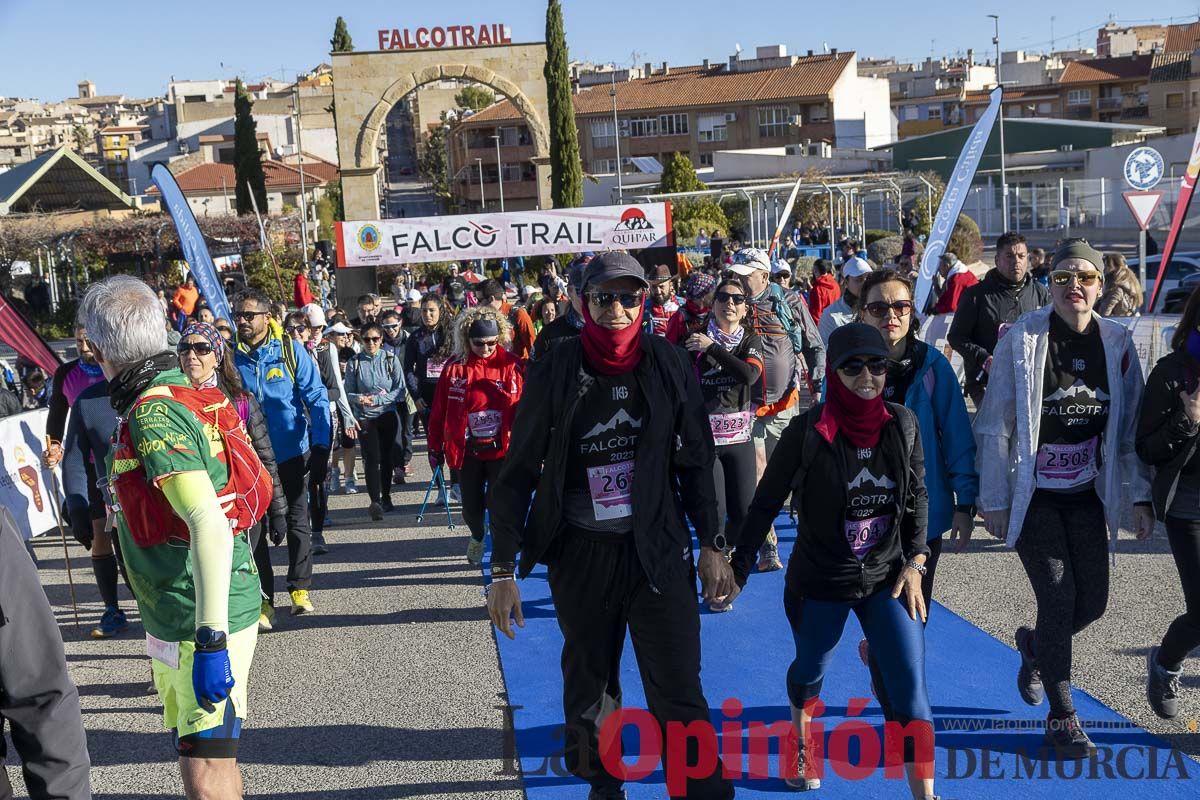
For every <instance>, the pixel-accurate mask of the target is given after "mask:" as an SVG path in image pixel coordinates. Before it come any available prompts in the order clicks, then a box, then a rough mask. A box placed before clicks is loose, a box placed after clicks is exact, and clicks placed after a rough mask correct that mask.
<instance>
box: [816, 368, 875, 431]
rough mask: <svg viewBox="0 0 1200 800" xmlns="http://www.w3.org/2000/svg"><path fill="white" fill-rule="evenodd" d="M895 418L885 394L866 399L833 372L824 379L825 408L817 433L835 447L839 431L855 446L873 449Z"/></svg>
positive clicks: (818, 423) (830, 371)
mask: <svg viewBox="0 0 1200 800" xmlns="http://www.w3.org/2000/svg"><path fill="white" fill-rule="evenodd" d="M891 418H892V415H891V412H889V411H888V410H887V407H886V406H884V404H883V395H880V396H878V397H876V398H875V399H874V400H864V399H863V398H861V397H859V396H858V395H857V394H855V393H854V392H852V391H850V389H848V388H846V384H844V383H842V378H841V376H840V375H838V374H837V373H836V371H834V370H832V369H831V370H829V372H828V374H827V376H826V378H825V406H824V408H822V409H821V419H820V420H818V421H817V425H816V428H817V433H819V434H821V436H823V437H824V438H825V441H827V442H829V443H830V444H833V437H835V436H837V434H838V431H841V432H842V435H843V436H845V437H846V439H847V440H849V442H850V444H852V445H854V446H855V447H874V446H875V445H877V444H879V434H880V432H881V431H882V430H883V426H884V425H886V424H887V423H888V420H890V419H891Z"/></svg>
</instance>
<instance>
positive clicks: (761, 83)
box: [467, 52, 854, 123]
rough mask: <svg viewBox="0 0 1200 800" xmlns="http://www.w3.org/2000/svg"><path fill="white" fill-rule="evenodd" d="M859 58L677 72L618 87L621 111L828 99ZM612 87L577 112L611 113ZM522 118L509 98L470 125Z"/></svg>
mask: <svg viewBox="0 0 1200 800" xmlns="http://www.w3.org/2000/svg"><path fill="white" fill-rule="evenodd" d="M853 60H854V53H853V52H847V53H838V54H837V55H819V56H809V57H802V58H800V59H798V60H797V61H796V63H795V64H794V65H793V66H790V67H781V68H779V69H764V70H757V71H754V72H729V71H728V70H726V69H725V67H724V66H723V65H716V66H713V67H709V69H708V70H707V71H705V70H704V68H703V67H700V68H698V69H697V68H695V67H690V66H689V67H680V68H678V69H676V68H671V70H670V72H669V74H666V75H663V74H662V73H661V72H657V73H654V74H653V75H651V76H650V77H648V78H640V79H638V80H632V81H626V82H624V83H618V84H617V111H618V112H632V111H657V110H660V109H666V108H685V107H692V106H730V105H741V104H745V103H761V102H771V101H783V100H791V99H796V98H802V99H819V98H823V97H828V96H829V93H830V92H831V91H832V90H833V85H834V84H835V83H837V81H838V79H839V78H841V77H842V74H843V73H844V72H845V71H846V68H847V67H848V66H849V65H850V63H851V62H852V61H853ZM610 88H611V87H610V85H609V84H601V85H598V86H592V87H589V88H587V89H584V90H583V91H581V92H580V93H579V94H577V95H573V96H572V98H571V99H572V100H573V101H574V104H575V113H576V114H601V113H604V114H611V113H612V98H611V97H609V95H608V92H609V89H610ZM520 118H521V114H520V113H519V112H518V111H517V110H516V108H515V107H514V106H513V105H512V103H510V102H509V101H508V100H503V101H501V102H499V103H497V104H496V105H493V106H490V107H489V108H485V109H484V110H483V111H480V112H479V113H477V114H474V115H472V116H471V117H470V118H468V120H467V122H469V123H476V122H507V121H510V120H518V119H520Z"/></svg>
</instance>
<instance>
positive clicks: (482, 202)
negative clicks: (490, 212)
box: [475, 158, 487, 211]
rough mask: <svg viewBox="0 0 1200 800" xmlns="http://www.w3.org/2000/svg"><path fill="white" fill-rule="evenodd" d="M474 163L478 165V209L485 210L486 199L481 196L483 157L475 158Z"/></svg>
mask: <svg viewBox="0 0 1200 800" xmlns="http://www.w3.org/2000/svg"><path fill="white" fill-rule="evenodd" d="M475 163H476V164H478V165H479V210H480V211H487V199H486V198H485V197H484V196H483V159H482V158H477V159H475Z"/></svg>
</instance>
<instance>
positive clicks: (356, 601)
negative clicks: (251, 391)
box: [8, 456, 1200, 800]
mask: <svg viewBox="0 0 1200 800" xmlns="http://www.w3.org/2000/svg"><path fill="white" fill-rule="evenodd" d="M414 464H418V466H419V473H420V474H419V476H418V478H416V479H414V480H415V481H416V482H415V483H410V484H409V485H408V486H406V487H401V488H400V489H399V490H398V491H397V492H396V493H395V498H396V501H397V503H398V510H397V512H396V513H394V514H392V515H390V516H389V517H388V518H387V520H385V522H383V523H375V524H372V523H370V522H369V521H368V519H367V517H366V514H365V507H366V503H367V500H366V496H365V494H359V495H357V496H353V497H335V498H334V499H333V507H334V509H335V511H334V514H333V516H334V518H335V519H336V520H337V522H338V525H337V527H334V528H331V529H330V530H329V531H328V538H329V540H330V542H331V544H332V552H331V553H329V554H328V555H326V556H321V557H319V559H318V562H317V570H316V577H315V584H314V594H313V600H314V602H315V604H316V607H317V608H316V613H314V614H312V615H309V616H302V617H297V618H291V617H290V616H289V615H288V613H287V612H286V610H281V613H280V621H279V624H278V626H277V630H276V631H274V632H272V633H269V634H265V635H263V636H262V637H261V638H260V640H259V647H258V651H257V654H256V657H255V662H254V671H253V679H252V682H251V691H250V709H251V714H250V719H249V720H248V723H247V727H246V730H245V733H244V735H243V743H242V749H241V755H240V760H241V763H242V765H243V774H244V776H245V779H246V789H247V797H251V798H300V799H301V800H317V798H322V799H323V800H324V799H330V798H331V799H333V800H337V799H338V798H346V799H347V800H349V799H350V798H354V799H355V800H360V799H362V800H375V799H382V798H410V797H420V798H464V797H472V798H514V799H515V798H520V797H521V796H522V793H521V789H520V784H519V782H518V780H517V779H516V778H512V777H507V776H504V775H498V774H497V773H499V772H500V770H501V769H502V757H503V739H502V732H501V722H502V719H501V716H500V712H499V711H498V710H496V708H495V707H496V706H497V705H498V702H499V700H500V698H501V696H502V693H503V692H504V682H503V678H502V676H501V674H500V671H499V667H498V662H497V655H496V647H495V641H494V639H493V635H492V633H491V631H490V629H489V626H488V624H487V621H486V617H485V613H484V606H483V599H482V597H481V596H480V591H479V589H480V584H481V580H480V576H479V573H478V571H473V570H469V569H467V567H466V564H465V562H464V559H463V553H464V551H465V547H466V529H465V527H462V525H461V520H460V518H459V517H458V515H457V514H455V519H456V521H458V522H459V525H460V527H459V528H458V529H457V530H455V531H449V530H447V529H446V527H445V516H444V513H443V514H441V515H439V514H437V513H436V511H437V509H434V508H431V509H429V512H428V513H427V517H426V524H425V525H423V526H417V525H416V524H415V520H414V516H415V514H416V508H417V506H418V505H419V503H420V501H421V496H422V494H423V491H424V485H425V484H424V483H423V481H425V480H427V479H428V475H427V470H426V468H425V466H424V463H423V459H422V458H420V457H419V456H418V459H417V460H415V461H414ZM35 549H36V552H37V555H38V557H39V559H40V560H41V568H42V576H43V581H44V583H45V585H46V591H47V594H48V595H49V597H50V600H51V603H52V604H53V605H54V607H55V610H56V613H57V615H58V617H59V620H60V622H61V624H62V633H63V637H64V640H65V642H66V652H67V658H68V660H69V662H70V668H71V674H72V677H73V678H74V679H75V681H76V683H77V684H78V685H79V688H80V694H81V697H82V702H83V709H84V723H85V726H86V727H87V730H88V742H89V748H90V751H91V755H92V762H93V765H94V767H93V771H92V780H93V787H94V790H95V792H96V795H97V797H100V798H112V799H113V800H134V798H161V797H178V796H180V794H181V790H180V784H179V778H178V774H177V771H176V769H175V766H174V757H173V750H172V747H171V742H170V735H169V734H168V733H166V732H164V731H163V729H162V728H161V716H160V713H159V708H158V701H157V698H156V697H155V696H154V695H151V694H147V693H146V688H147V684H148V682H149V672H148V667H147V663H146V660H145V657H144V655H143V653H144V650H143V643H142V639H141V627H140V625H136V624H135V625H133V626H131V629H130V631H129V632H127V633H126V634H125V635H123V636H122V637H121V638H118V639H115V640H110V641H105V642H98V641H93V640H91V639H88V638H86V636H87V634H86V632H87V629H88V628H89V627H90V626H91V625H92V624H94V623H95V622H96V620H97V619H98V618H99V613H100V610H101V608H100V605H99V603H98V597H97V594H96V590H95V588H94V584H93V581H92V577H91V572H90V565H89V564H88V560H87V556H86V554H85V553H84V552H83V550H82V549H81V548H80V547H79V546H78V545H75V544H74V543H71V544H70V551H71V555H72V559H71V560H72V566H73V569H74V578H75V584H76V589H77V592H78V596H79V600H80V613H81V618H82V620H83V623H84V627H83V629H82V630H76V629H75V627H74V624H73V618H72V614H71V611H70V598H69V592H68V587H67V580H66V573H65V570H64V569H63V558H62V546H61V544H60V543H59V542H57V541H51V540H46V541H39V542H38V543H37V544H36V547H35ZM274 561H275V564H276V565H277V568H278V570H279V572H280V574H282V573H283V572H284V569H285V568H284V566H283V565H284V561H285V557H284V552H283V550H282V549H279V548H276V549H275V550H274ZM1111 587H1112V588H1111V599H1110V602H1109V610H1108V613H1107V615H1106V616H1105V617H1104V619H1102V620H1101V621H1100V622H1098V623H1096V624H1094V625H1092V626H1091V627H1090V628H1088V629H1087V630H1086V631H1084V632H1083V633H1082V634H1081V635H1080V636H1078V637H1077V638H1076V640H1075V665H1076V666H1075V677H1076V679H1077V684H1078V686H1079V687H1080V688H1082V689H1085V690H1087V691H1089V692H1091V693H1093V694H1094V695H1095V696H1097V697H1098V698H1099V699H1100V700H1102V701H1103V702H1105V703H1107V704H1108V705H1110V706H1112V707H1113V708H1115V709H1116V710H1117V711H1119V712H1121V713H1123V714H1125V715H1127V716H1129V717H1131V718H1132V719H1133V720H1134V721H1136V722H1137V723H1139V724H1141V725H1143V726H1145V727H1146V728H1147V729H1148V730H1151V731H1154V732H1156V733H1160V734H1163V735H1165V736H1166V737H1167V738H1168V739H1170V740H1171V742H1172V743H1173V744H1174V745H1175V746H1176V747H1178V748H1180V749H1182V750H1183V751H1184V752H1186V753H1188V754H1189V755H1191V756H1192V757H1200V736H1197V735H1195V734H1189V733H1188V732H1187V728H1186V725H1187V723H1188V721H1189V720H1190V719H1200V691H1198V690H1200V675H1198V674H1197V671H1196V670H1195V669H1194V664H1195V662H1191V664H1190V665H1189V666H1192V667H1193V668H1192V669H1191V670H1190V672H1189V674H1187V675H1186V676H1185V678H1184V681H1183V683H1184V687H1185V691H1186V694H1185V697H1184V712H1183V713H1182V714H1181V715H1180V718H1179V720H1177V721H1175V722H1170V723H1168V722H1163V721H1161V720H1159V719H1158V718H1157V717H1155V716H1154V715H1153V714H1152V713H1151V712H1150V710H1149V708H1148V707H1147V705H1146V702H1145V698H1144V693H1143V685H1144V684H1143V681H1144V666H1143V665H1144V654H1145V650H1146V648H1147V647H1148V646H1150V645H1151V644H1153V643H1155V642H1156V641H1157V640H1158V638H1159V637H1161V635H1162V633H1163V631H1164V630H1165V629H1166V626H1167V624H1168V622H1169V620H1170V619H1171V618H1172V617H1173V616H1174V615H1175V614H1177V613H1179V612H1180V611H1181V610H1182V607H1183V602H1182V595H1181V592H1180V589H1179V583H1178V579H1177V577H1176V573H1175V567H1174V564H1173V562H1172V560H1171V557H1170V553H1169V550H1168V549H1167V544H1166V539H1165V538H1163V537H1162V536H1161V535H1160V536H1159V537H1158V538H1155V539H1153V540H1151V541H1150V542H1145V543H1143V542H1137V541H1136V540H1134V539H1133V538H1132V536H1131V535H1129V534H1123V536H1122V539H1121V542H1120V547H1119V551H1118V557H1117V566H1116V567H1115V568H1114V571H1113V573H1112V581H1111ZM279 588H280V594H279V595H278V596H277V603H279V604H281V605H284V606H285V605H286V595H284V594H283V593H282V588H283V587H282V583H281V584H280V586H279ZM121 591H122V595H123V596H126V595H125V589H124V588H123V587H122V589H121ZM935 597H936V598H937V599H938V600H939V601H941V602H942V603H944V604H946V605H947V606H948V607H950V608H951V609H952V610H954V611H955V612H957V613H958V614H960V615H962V616H964V617H965V618H966V619H968V620H969V621H971V622H972V623H974V624H976V625H978V626H979V627H980V628H982V629H983V630H985V631H987V632H988V633H991V634H992V635H994V636H997V637H998V638H999V639H1001V640H1002V641H1004V642H1006V643H1011V637H1012V633H1013V631H1014V630H1015V628H1016V626H1017V625H1019V624H1023V623H1027V622H1031V621H1032V620H1033V616H1034V608H1033V600H1032V595H1031V593H1030V590H1029V585H1028V581H1027V580H1026V578H1025V575H1024V573H1023V571H1022V570H1021V567H1020V564H1019V562H1018V560H1017V558H1016V556H1015V554H1013V553H1011V552H1008V551H1005V550H1004V549H1003V548H1002V546H1001V545H1000V544H999V543H997V542H995V541H994V540H992V539H991V538H990V537H988V536H987V535H986V534H985V533H984V532H983V530H982V529H981V528H980V529H977V531H976V537H975V539H974V540H973V541H972V543H971V545H970V546H969V548H968V549H967V551H966V552H964V553H962V554H954V553H952V552H950V548H948V549H947V552H946V554H945V555H944V556H943V561H942V563H941V565H940V566H939V569H938V578H937V586H936V588H935ZM126 607H127V608H130V609H132V604H131V603H129V604H127V606H126ZM735 613H736V612H735ZM131 616H134V617H136V615H131ZM932 646H936V644H933V645H932ZM961 679H962V680H964V681H969V682H979V681H989V682H991V681H1000V682H1002V683H1004V682H1009V683H1013V684H1015V675H1007V674H1001V675H994V674H981V673H980V672H979V671H978V670H975V669H973V668H972V665H971V663H970V661H969V659H968V660H966V661H964V664H963V671H962V675H961ZM1013 691H1014V692H1015V691H1016V689H1015V685H1014V688H1013ZM546 702H547V703H554V704H557V703H558V702H559V699H558V698H557V697H547V698H546ZM8 763H9V765H10V770H9V773H10V776H11V777H12V778H13V780H14V784H15V785H17V786H18V789H19V787H20V783H19V774H18V771H17V770H16V769H15V768H13V767H12V766H11V765H13V764H14V763H15V761H14V760H13V756H12V755H11V749H10V756H9V762H8ZM18 796H20V793H19V792H18ZM584 796H585V793H584V791H583V790H582V789H581V792H580V797H581V798H582V797H584Z"/></svg>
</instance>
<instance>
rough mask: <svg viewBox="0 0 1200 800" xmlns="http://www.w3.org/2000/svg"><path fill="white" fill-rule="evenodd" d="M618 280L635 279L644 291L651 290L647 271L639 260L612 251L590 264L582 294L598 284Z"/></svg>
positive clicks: (618, 251)
mask: <svg viewBox="0 0 1200 800" xmlns="http://www.w3.org/2000/svg"><path fill="white" fill-rule="evenodd" d="M616 278H634V279H636V280H637V282H638V283H639V284H641V286H642V288H643V289H646V288H649V286H650V284H649V283H647V282H646V271H645V270H644V269H642V265H641V264H639V263H638V261H637V259H636V258H634V257H633V256H631V255H629V253H626V252H625V251H623V250H610V251H609V252H607V253H601V254H600V255H598V256H596V257H595V258H593V259H592V260H591V261H589V262H588V265H587V271H586V272H584V275H583V287H582V288H581V289H580V292H584V291H587V289H588V287H590V286H593V285H594V284H598V283H605V282H607V281H611V280H614V279H616Z"/></svg>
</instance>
